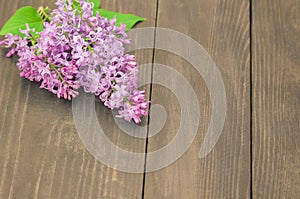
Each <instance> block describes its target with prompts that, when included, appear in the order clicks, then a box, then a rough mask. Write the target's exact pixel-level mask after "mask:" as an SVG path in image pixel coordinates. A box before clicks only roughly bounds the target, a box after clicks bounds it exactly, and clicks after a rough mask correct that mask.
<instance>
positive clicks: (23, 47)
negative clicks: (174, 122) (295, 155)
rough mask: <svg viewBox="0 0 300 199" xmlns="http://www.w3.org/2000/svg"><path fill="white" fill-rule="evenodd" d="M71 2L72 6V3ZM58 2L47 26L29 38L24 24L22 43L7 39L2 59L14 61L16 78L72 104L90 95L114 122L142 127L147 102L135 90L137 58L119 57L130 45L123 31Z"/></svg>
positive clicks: (89, 11) (84, 6) (85, 9)
mask: <svg viewBox="0 0 300 199" xmlns="http://www.w3.org/2000/svg"><path fill="white" fill-rule="evenodd" d="M74 2H75V1H74ZM74 2H73V1H72V0H58V1H57V2H56V3H55V4H56V5H57V6H58V8H57V9H55V10H54V11H53V12H52V14H51V20H50V21H48V22H44V24H43V25H44V30H43V31H42V32H40V33H38V35H39V36H38V37H33V36H32V35H33V33H35V30H34V29H30V28H29V26H28V25H27V24H26V29H25V30H21V33H22V34H24V35H25V36H24V38H21V37H20V36H18V35H16V36H13V35H11V34H8V35H6V39H5V40H4V41H2V42H0V44H2V45H5V47H6V48H11V50H10V51H9V52H8V54H7V56H8V57H10V56H12V55H13V54H14V53H17V55H18V56H19V61H18V63H17V66H18V68H19V70H20V71H21V73H20V76H22V77H25V78H27V79H29V80H30V81H37V82H41V88H44V89H47V90H48V91H50V92H52V93H54V94H56V95H57V97H58V98H61V97H62V98H65V99H68V100H71V99H72V98H74V97H76V96H77V95H78V94H79V92H78V91H77V90H78V89H79V88H80V87H83V89H84V91H85V92H87V93H92V94H95V95H96V96H98V97H99V98H100V100H101V101H102V102H103V103H104V105H105V106H107V107H108V108H110V109H118V113H119V114H118V115H117V117H119V118H124V119H125V120H127V121H129V122H130V121H131V120H134V122H136V123H140V122H141V117H142V116H145V115H147V109H148V106H149V102H148V101H147V100H146V97H145V91H139V90H138V84H137V82H138V68H137V64H136V58H135V56H133V55H129V54H125V53H124V44H129V43H130V40H128V39H127V35H126V32H125V30H126V26H125V25H121V26H120V27H118V26H116V19H112V20H108V19H106V18H104V17H101V16H100V15H99V13H98V12H97V13H96V16H93V6H94V5H93V3H90V2H86V1H84V0H78V1H76V3H79V4H78V5H80V7H79V8H78V9H76V10H75V9H73V6H72V5H73V3H74Z"/></svg>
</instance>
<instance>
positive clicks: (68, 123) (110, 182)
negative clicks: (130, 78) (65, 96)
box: [0, 0, 156, 199]
mask: <svg viewBox="0 0 300 199" xmlns="http://www.w3.org/2000/svg"><path fill="white" fill-rule="evenodd" d="M54 2H55V1H54V0H51V1H39V0H34V1H30V0H26V1H22V0H15V1H10V2H8V1H1V2H0V13H1V14H0V16H1V18H0V26H1V27H2V26H3V24H4V23H5V21H6V20H7V19H8V18H9V17H10V16H12V14H13V13H14V12H15V11H16V9H17V8H19V7H21V6H25V5H31V6H34V7H39V6H40V5H43V6H46V5H52V6H51V7H54ZM102 7H104V8H106V9H109V10H113V11H118V12H123V13H134V14H136V15H139V16H143V17H146V18H147V19H148V20H147V21H146V22H144V23H142V24H140V25H138V27H147V26H154V25H155V14H156V2H155V0H146V1H139V0H136V1H132V0H122V1H117V0H114V1H111V0H110V1H102ZM153 43H154V41H153ZM5 52H7V51H6V50H4V49H3V48H2V49H1V67H0V84H1V90H0V93H1V95H0V101H1V103H0V110H1V111H0V125H1V127H0V128H1V130H0V198H1V199H6V198H9V199H16V198H30V199H31V198H56V199H58V198H63V199H65V198H141V197H142V190H143V174H131V173H125V172H119V171H117V170H114V169H111V168H109V167H107V166H105V165H104V164H101V163H100V162H98V161H97V160H96V159H95V158H94V157H93V156H92V155H90V154H89V152H88V151H87V150H86V149H85V147H84V145H83V144H82V142H81V140H80V138H79V136H78V133H77V132H76V128H75V124H74V121H73V116H72V103H71V102H68V101H65V100H61V99H57V98H56V97H55V96H54V95H53V94H51V93H49V92H47V91H46V90H42V89H39V85H38V84H36V83H32V82H29V81H28V80H25V79H24V78H20V77H19V71H18V69H17V68H16V66H15V64H16V58H14V59H7V58H6V57H5ZM135 55H136V56H137V57H138V62H139V63H140V64H143V63H151V61H152V50H150V51H143V52H135ZM141 75H148V76H149V75H150V76H151V74H141ZM146 89H147V90H148V93H149V86H148V87H147V88H146ZM96 108H97V113H98V118H99V122H100V123H101V125H102V128H103V129H104V131H105V132H107V136H108V137H109V138H110V139H111V140H112V142H114V143H115V144H116V145H119V146H123V148H125V149H126V150H129V151H137V152H144V151H145V140H139V139H133V138H131V137H129V136H124V134H123V133H122V131H121V130H119V128H118V127H117V125H115V124H114V121H113V117H112V114H111V112H110V111H108V110H107V109H106V108H105V107H104V106H102V105H101V104H100V103H97V105H96ZM144 133H145V134H146V131H145V132H144Z"/></svg>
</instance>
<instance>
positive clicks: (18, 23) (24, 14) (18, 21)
mask: <svg viewBox="0 0 300 199" xmlns="http://www.w3.org/2000/svg"><path fill="white" fill-rule="evenodd" d="M26 23H27V24H28V25H29V27H30V28H35V31H36V32H41V31H42V30H43V20H42V18H41V16H40V15H39V13H38V12H37V10H36V9H35V8H33V7H31V6H26V7H22V8H20V9H19V10H17V11H16V13H15V14H14V15H13V16H12V17H11V18H10V19H9V20H8V21H7V22H6V23H5V24H4V26H3V27H2V29H1V31H0V35H6V34H8V33H11V34H13V35H17V34H18V35H20V36H22V37H23V36H24V34H22V33H21V32H20V29H22V30H24V29H26ZM33 35H34V36H35V35H36V33H33Z"/></svg>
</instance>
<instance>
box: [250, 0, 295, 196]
mask: <svg viewBox="0 0 300 199" xmlns="http://www.w3.org/2000/svg"><path fill="white" fill-rule="evenodd" d="M299 20H300V1H294V0H287V1H276V3H274V1H269V0H264V1H253V22H252V23H253V56H252V58H253V70H252V74H253V75H252V76H253V79H252V82H253V98H252V99H253V145H252V146H253V164H252V166H253V197H254V198H299V197H300V37H299V35H300V23H299Z"/></svg>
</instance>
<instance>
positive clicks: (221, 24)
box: [145, 0, 250, 199]
mask: <svg viewBox="0 0 300 199" xmlns="http://www.w3.org/2000/svg"><path fill="white" fill-rule="evenodd" d="M249 25H250V23H249V1H247V0H241V1H233V0H229V1H210V0H200V1H199V0H189V1H181V0H160V1H159V6H158V27H164V28H169V29H175V30H177V31H179V32H182V33H185V34H186V35H188V36H190V37H192V38H193V39H195V40H196V41H197V42H199V43H200V44H201V45H202V46H203V47H204V48H205V49H206V50H207V51H208V53H209V54H210V55H212V58H213V59H214V60H215V62H216V64H217V66H218V68H219V69H220V71H221V73H222V76H223V79H224V83H225V88H226V95H227V100H228V103H227V116H226V122H225V127H224V130H223V133H222V135H221V137H220V139H219V141H218V142H217V144H216V146H215V148H214V149H213V151H212V152H211V153H210V154H209V155H208V156H207V157H205V158H203V159H199V158H198V153H199V149H200V146H201V143H202V142H203V139H204V137H205V134H206V131H207V128H208V124H209V121H210V116H211V104H210V98H209V92H208V90H207V88H206V84H205V82H204V81H203V79H202V77H201V75H200V74H199V73H198V72H197V71H196V70H195V69H194V68H193V67H192V66H191V65H190V64H188V63H187V62H186V61H184V60H183V59H181V58H180V57H177V56H175V55H174V54H171V53H166V52H162V51H156V53H155V62H157V63H162V64H165V65H169V66H171V67H173V68H174V69H175V70H177V71H179V72H180V73H181V74H182V75H184V76H185V78H186V79H187V80H188V81H189V82H190V84H191V85H192V87H193V88H194V90H195V92H196V94H197V97H198V101H199V104H200V109H201V110H200V111H201V120H200V128H199V130H198V135H197V137H196V139H195V140H194V142H193V144H192V146H191V147H190V149H189V150H188V151H187V152H186V153H185V154H184V155H183V156H182V157H181V158H180V159H179V160H178V161H176V162H175V163H173V164H172V165H170V166H169V167H167V168H164V169H162V170H159V171H156V172H153V173H148V174H147V175H146V184H145V198H146V199H148V198H149V199H152V198H170V199H171V198H172V199H177V198H178V199H181V198H249V196H250V192H249V191H250V45H249V44H250V38H249V27H250V26H249ZM174 42H176V41H174ZM199 61H201V60H199ZM154 75H155V73H154ZM166 78H168V77H166ZM169 78H172V77H169ZM175 81H176V80H174V82H175ZM182 92H184V91H182ZM152 102H153V104H155V103H158V104H162V105H163V106H165V108H166V111H167V112H168V118H169V119H168V120H167V123H166V126H165V127H164V129H163V130H162V131H161V132H160V134H158V135H156V136H154V137H153V138H150V139H149V144H148V151H155V150H157V149H159V148H161V147H163V146H165V145H166V144H168V142H170V141H171V140H172V139H173V138H174V136H176V133H177V130H178V127H179V124H180V106H179V103H178V102H177V100H176V97H175V95H173V94H172V93H171V92H170V91H168V90H167V89H166V88H164V87H161V86H156V85H153V93H152ZM187 106H189V103H187ZM190 130H191V129H186V131H190ZM174 150H175V149H171V150H170V153H172V152H173V151H174ZM166 158H168V157H166Z"/></svg>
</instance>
